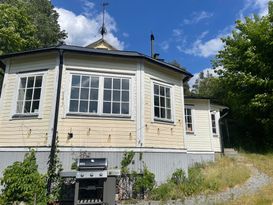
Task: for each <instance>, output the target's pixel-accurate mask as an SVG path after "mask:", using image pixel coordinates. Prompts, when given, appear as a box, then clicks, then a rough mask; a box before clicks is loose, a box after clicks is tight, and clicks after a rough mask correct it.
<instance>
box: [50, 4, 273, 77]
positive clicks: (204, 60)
mask: <svg viewBox="0 0 273 205" xmlns="http://www.w3.org/2000/svg"><path fill="white" fill-rule="evenodd" d="M106 2H108V3H109V6H108V7H107V14H106V28H107V30H108V34H107V36H106V40H108V41H109V42H110V43H111V44H112V45H114V46H115V47H117V48H119V49H123V50H133V51H139V52H141V53H144V54H147V55H149V54H150V33H151V31H152V32H153V33H154V36H155V51H156V52H157V53H159V54H160V58H163V59H165V61H167V62H168V61H172V60H177V61H178V62H179V63H180V64H181V65H183V66H184V67H186V68H187V69H188V71H190V72H191V73H193V74H195V73H198V72H200V71H202V70H204V69H208V68H210V67H211V60H212V59H213V57H214V55H215V54H216V52H217V51H218V50H219V49H221V48H222V46H223V44H222V42H221V40H220V38H221V37H222V36H226V35H229V34H230V32H231V30H232V29H233V28H234V25H235V23H234V22H235V20H237V19H243V17H244V16H249V15H251V14H252V13H256V14H258V15H265V14H266V13H267V3H268V0H190V1H186V0H170V1H163V0H162V1H159V0H149V1H148V0H134V1H133V0H130V1H129V0H127V1H125V0H107V1H106ZM52 3H53V5H54V6H55V8H56V10H57V12H58V13H59V15H60V18H59V23H60V25H61V27H62V28H63V29H65V30H66V31H67V32H68V36H69V37H68V39H67V40H66V43H67V44H73V45H79V46H86V45H87V44H88V43H92V42H93V41H95V40H97V39H99V38H100V35H99V34H98V29H99V27H100V26H101V19H102V18H101V8H102V7H101V4H102V0H52Z"/></svg>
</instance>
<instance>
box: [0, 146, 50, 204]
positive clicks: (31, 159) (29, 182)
mask: <svg viewBox="0 0 273 205" xmlns="http://www.w3.org/2000/svg"><path fill="white" fill-rule="evenodd" d="M45 182H46V179H45V176H43V175H41V174H40V173H39V172H38V165H37V164H36V157H35V152H34V151H33V150H32V151H31V152H29V153H27V154H26V155H25V158H24V161H23V162H15V163H14V164H12V165H10V166H8V167H7V168H6V169H5V170H4V173H3V178H2V179H1V185H2V186H3V189H2V195H1V200H2V202H3V204H13V202H21V201H23V202H26V203H27V204H33V202H34V200H35V198H36V202H37V204H41V205H42V204H46V187H45V184H46V183H45Z"/></svg>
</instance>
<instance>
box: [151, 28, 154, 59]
mask: <svg viewBox="0 0 273 205" xmlns="http://www.w3.org/2000/svg"><path fill="white" fill-rule="evenodd" d="M154 40H155V37H154V34H153V33H151V58H154Z"/></svg>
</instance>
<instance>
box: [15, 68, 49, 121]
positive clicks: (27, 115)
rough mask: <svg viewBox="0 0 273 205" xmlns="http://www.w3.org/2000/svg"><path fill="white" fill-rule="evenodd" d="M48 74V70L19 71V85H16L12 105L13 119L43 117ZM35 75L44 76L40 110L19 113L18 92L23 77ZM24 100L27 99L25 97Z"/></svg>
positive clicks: (17, 77) (17, 78)
mask: <svg viewBox="0 0 273 205" xmlns="http://www.w3.org/2000/svg"><path fill="white" fill-rule="evenodd" d="M46 75H47V71H37V72H35V71H33V72H23V73H17V76H16V80H17V85H16V91H15V93H14V97H13V99H14V102H13V105H12V113H11V119H20V118H42V114H43V102H44V91H45V87H46V80H45V79H46ZM34 76H42V85H41V92H40V100H39V110H38V112H36V113H17V101H18V94H19V88H20V82H21V78H24V77H27V78H29V77H34ZM32 95H33V94H32ZM32 98H33V96H32ZM32 100H33V99H32ZM24 101H25V99H24Z"/></svg>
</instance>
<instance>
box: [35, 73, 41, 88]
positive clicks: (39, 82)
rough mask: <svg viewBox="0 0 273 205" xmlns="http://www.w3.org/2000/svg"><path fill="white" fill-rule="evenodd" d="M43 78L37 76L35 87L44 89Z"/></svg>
mask: <svg viewBox="0 0 273 205" xmlns="http://www.w3.org/2000/svg"><path fill="white" fill-rule="evenodd" d="M42 80H43V76H36V81H35V87H36V88H37V87H42Z"/></svg>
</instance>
